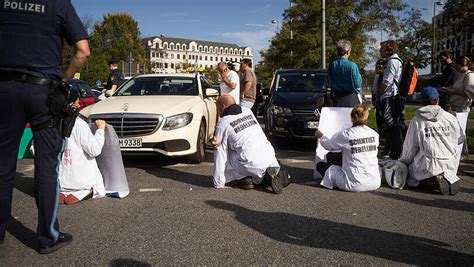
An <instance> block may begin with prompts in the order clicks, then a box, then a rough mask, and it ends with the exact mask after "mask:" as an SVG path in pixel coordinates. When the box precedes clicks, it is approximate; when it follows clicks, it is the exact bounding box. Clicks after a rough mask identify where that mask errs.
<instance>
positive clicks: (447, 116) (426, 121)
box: [400, 87, 464, 195]
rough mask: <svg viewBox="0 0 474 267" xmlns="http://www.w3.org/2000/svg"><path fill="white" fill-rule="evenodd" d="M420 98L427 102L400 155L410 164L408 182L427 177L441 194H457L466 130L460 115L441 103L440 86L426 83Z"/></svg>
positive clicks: (412, 126)
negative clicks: (427, 85)
mask: <svg viewBox="0 0 474 267" xmlns="http://www.w3.org/2000/svg"><path fill="white" fill-rule="evenodd" d="M420 100H421V103H422V104H423V105H424V106H423V107H421V108H419V109H418V110H417V111H416V114H415V117H414V118H413V119H412V121H411V122H410V126H409V127H408V132H407V136H406V138H405V142H404V143H403V152H402V156H401V158H400V161H402V162H403V163H405V164H407V165H408V179H407V185H408V186H412V187H416V186H418V185H419V184H420V181H424V180H426V181H427V182H428V183H431V184H432V185H434V186H435V189H437V190H439V191H440V193H441V194H443V195H446V194H448V193H449V194H451V195H455V194H456V193H458V192H459V178H458V177H457V176H456V173H455V170H456V168H457V164H458V162H457V161H456V158H457V157H456V155H457V153H460V152H461V151H459V149H458V145H459V144H462V142H463V141H464V134H463V133H462V130H461V127H460V126H459V123H458V120H457V119H456V117H454V116H453V115H452V114H451V113H449V112H446V111H444V110H443V109H442V108H441V107H440V106H439V105H438V103H439V94H438V91H437V90H436V88H434V87H425V88H424V89H423V90H422V91H421V94H420Z"/></svg>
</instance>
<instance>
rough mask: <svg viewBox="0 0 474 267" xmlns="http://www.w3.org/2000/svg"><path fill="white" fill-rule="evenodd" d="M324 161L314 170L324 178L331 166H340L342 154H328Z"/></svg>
mask: <svg viewBox="0 0 474 267" xmlns="http://www.w3.org/2000/svg"><path fill="white" fill-rule="evenodd" d="M326 161H327V162H324V161H320V162H318V164H316V170H317V171H318V172H319V173H320V174H321V175H322V176H323V177H324V174H325V173H326V171H327V170H328V169H329V167H331V166H332V165H338V166H342V152H328V153H327V155H326Z"/></svg>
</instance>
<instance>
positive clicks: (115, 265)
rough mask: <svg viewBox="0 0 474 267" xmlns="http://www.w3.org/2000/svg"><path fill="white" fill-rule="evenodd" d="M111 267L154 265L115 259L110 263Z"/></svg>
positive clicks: (147, 266) (145, 266) (149, 266)
mask: <svg viewBox="0 0 474 267" xmlns="http://www.w3.org/2000/svg"><path fill="white" fill-rule="evenodd" d="M110 266H112V267H119V266H133V267H135V266H136V267H151V266H152V265H151V264H149V263H147V262H143V261H136V260H132V259H115V260H113V261H111V262H110Z"/></svg>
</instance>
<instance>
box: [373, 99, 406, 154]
mask: <svg viewBox="0 0 474 267" xmlns="http://www.w3.org/2000/svg"><path fill="white" fill-rule="evenodd" d="M379 106H380V112H381V113H380V114H381V116H382V120H381V122H383V126H382V128H384V129H385V134H384V136H385V148H386V151H387V152H388V155H389V156H390V158H391V159H393V160H396V159H398V158H399V157H400V155H401V154H402V148H403V141H404V140H405V135H406V126H405V122H404V120H405V118H404V114H403V110H404V109H405V100H404V99H403V98H401V97H388V98H384V99H383V100H382V101H380V104H379Z"/></svg>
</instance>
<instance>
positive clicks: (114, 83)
mask: <svg viewBox="0 0 474 267" xmlns="http://www.w3.org/2000/svg"><path fill="white" fill-rule="evenodd" d="M117 63H118V61H117V60H115V59H111V60H109V61H108V64H109V70H110V75H109V78H108V79H107V84H106V85H105V89H106V90H107V91H105V96H106V97H110V96H112V95H113V94H114V93H115V91H116V90H117V88H118V87H119V86H120V85H121V84H122V83H123V81H124V80H125V79H124V77H123V73H122V71H121V70H119V69H118V67H117Z"/></svg>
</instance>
